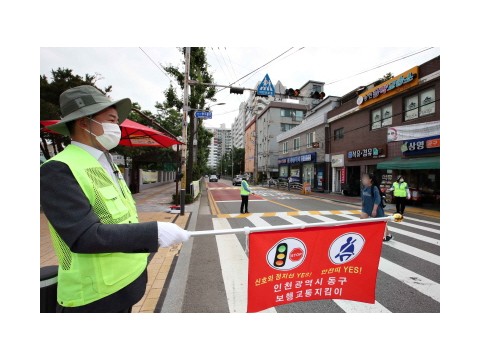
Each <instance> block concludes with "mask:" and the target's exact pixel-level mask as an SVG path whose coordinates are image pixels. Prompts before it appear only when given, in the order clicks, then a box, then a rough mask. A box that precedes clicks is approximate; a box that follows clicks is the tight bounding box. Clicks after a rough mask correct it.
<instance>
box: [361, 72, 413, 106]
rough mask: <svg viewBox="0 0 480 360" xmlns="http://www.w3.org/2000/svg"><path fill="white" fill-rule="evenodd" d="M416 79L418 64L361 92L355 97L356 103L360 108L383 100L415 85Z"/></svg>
mask: <svg viewBox="0 0 480 360" xmlns="http://www.w3.org/2000/svg"><path fill="white" fill-rule="evenodd" d="M418 80H419V79H418V66H415V67H413V68H411V69H410V70H407V71H405V72H404V73H402V74H400V75H398V76H395V77H393V78H391V79H390V80H387V81H385V82H383V83H381V84H380V85H378V86H375V87H374V88H372V89H368V90H366V91H364V92H362V93H361V94H360V95H359V96H358V98H357V105H358V106H359V107H360V108H362V107H365V106H369V105H373V104H375V103H377V102H379V101H383V100H385V99H387V98H389V97H391V96H393V95H396V94H398V93H400V92H403V91H405V90H407V89H409V88H411V87H413V86H417V85H418Z"/></svg>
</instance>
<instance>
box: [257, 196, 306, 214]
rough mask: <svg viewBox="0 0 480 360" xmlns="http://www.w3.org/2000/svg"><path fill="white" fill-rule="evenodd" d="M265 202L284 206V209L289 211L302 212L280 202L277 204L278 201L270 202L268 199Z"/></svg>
mask: <svg viewBox="0 0 480 360" xmlns="http://www.w3.org/2000/svg"><path fill="white" fill-rule="evenodd" d="M264 199H265V198H264ZM265 200H267V201H269V202H271V203H272V204H276V205H280V206H283V207H285V208H287V209H290V210H294V211H300V209H297V208H294V207H291V206H288V205H284V204H282V203H279V202H277V201H273V200H268V199H265Z"/></svg>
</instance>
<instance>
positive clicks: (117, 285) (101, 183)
mask: <svg viewBox="0 0 480 360" xmlns="http://www.w3.org/2000/svg"><path fill="white" fill-rule="evenodd" d="M60 109H61V112H62V115H63V117H62V119H61V121H60V122H59V123H57V124H55V125H52V126H50V127H49V128H50V129H52V130H54V131H56V132H58V133H61V134H63V135H69V136H70V137H71V139H72V142H71V144H70V145H68V146H67V147H66V148H65V150H63V151H62V152H60V153H59V154H57V155H56V156H54V157H53V158H51V159H50V160H48V161H47V162H46V163H44V164H43V165H42V167H41V168H40V204H41V206H42V209H43V211H44V213H45V216H46V217H47V220H48V225H49V228H50V234H51V237H52V242H53V246H54V249H55V253H56V255H57V258H58V262H59V269H58V288H57V302H58V305H57V312H131V309H132V306H133V305H134V304H135V303H137V302H138V301H139V300H140V299H141V298H142V297H143V295H144V293H145V288H146V284H147V271H146V267H147V257H148V255H149V253H151V252H156V251H157V250H158V247H168V246H171V245H173V244H177V243H182V242H185V241H187V240H188V239H189V237H190V235H189V233H188V231H185V230H183V229H182V228H180V227H179V226H177V225H176V224H173V223H163V222H156V221H151V222H146V223H138V215H137V210H136V207H135V201H134V200H133V198H132V195H131V193H130V190H129V188H128V186H127V184H126V183H125V181H124V179H123V177H122V175H121V174H120V172H119V169H118V167H117V166H116V165H115V164H114V163H113V161H112V158H111V155H110V153H109V152H108V151H109V150H111V149H113V148H114V147H116V146H117V145H118V143H119V141H120V137H121V131H120V127H119V125H118V124H119V123H121V122H122V121H123V120H125V118H126V117H127V115H128V113H129V112H130V110H131V101H130V99H122V100H119V101H115V102H113V101H111V100H110V99H109V98H108V97H107V96H105V95H104V94H103V93H102V92H101V91H99V90H98V89H96V88H95V87H93V86H89V85H82V86H78V87H74V88H72V89H69V90H66V91H65V92H63V93H62V94H61V95H60Z"/></svg>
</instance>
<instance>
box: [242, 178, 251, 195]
mask: <svg viewBox="0 0 480 360" xmlns="http://www.w3.org/2000/svg"><path fill="white" fill-rule="evenodd" d="M245 188H247V189H248V183H247V182H246V181H245V180H242V184H241V185H240V195H241V196H246V195H250V191H248V190H245Z"/></svg>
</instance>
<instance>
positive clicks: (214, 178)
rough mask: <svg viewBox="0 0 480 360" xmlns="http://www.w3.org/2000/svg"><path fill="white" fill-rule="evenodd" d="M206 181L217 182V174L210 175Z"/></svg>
mask: <svg viewBox="0 0 480 360" xmlns="http://www.w3.org/2000/svg"><path fill="white" fill-rule="evenodd" d="M208 182H218V177H217V175H210V178H209V179H208Z"/></svg>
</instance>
